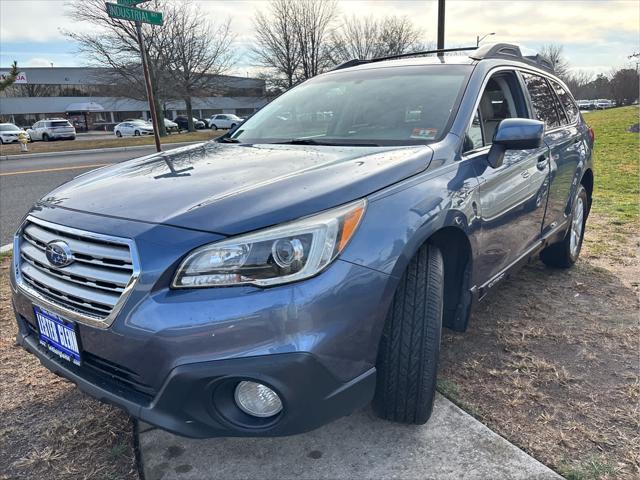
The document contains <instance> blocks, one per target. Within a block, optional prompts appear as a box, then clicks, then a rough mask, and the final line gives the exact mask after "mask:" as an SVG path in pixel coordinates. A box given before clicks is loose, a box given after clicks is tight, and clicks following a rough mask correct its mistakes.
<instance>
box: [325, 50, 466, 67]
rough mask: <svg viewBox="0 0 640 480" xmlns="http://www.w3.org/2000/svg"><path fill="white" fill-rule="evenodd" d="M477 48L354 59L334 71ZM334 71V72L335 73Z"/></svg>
mask: <svg viewBox="0 0 640 480" xmlns="http://www.w3.org/2000/svg"><path fill="white" fill-rule="evenodd" d="M476 48H477V47H459V48H439V49H436V50H425V51H421V52H410V53H400V54H398V55H389V56H387V57H377V58H372V59H369V60H361V59H357V58H355V59H353V60H349V61H348V62H344V63H343V64H340V65H338V66H337V67H335V68H334V69H333V70H341V69H343V68H349V67H355V66H356V65H364V64H366V63H373V62H382V61H385V60H396V59H398V58H409V57H422V56H426V55H432V54H434V53H447V52H468V51H469V50H476ZM333 70H332V71H333Z"/></svg>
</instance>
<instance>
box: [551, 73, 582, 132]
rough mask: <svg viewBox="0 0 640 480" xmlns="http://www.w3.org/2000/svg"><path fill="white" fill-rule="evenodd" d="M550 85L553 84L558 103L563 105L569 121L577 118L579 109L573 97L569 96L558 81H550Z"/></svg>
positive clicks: (571, 121)
mask: <svg viewBox="0 0 640 480" xmlns="http://www.w3.org/2000/svg"><path fill="white" fill-rule="evenodd" d="M551 85H553V89H554V90H555V92H556V95H558V98H559V99H560V103H562V106H563V107H564V111H565V112H566V114H567V117H568V119H569V123H573V122H575V121H576V120H577V119H578V114H579V110H578V106H577V105H576V104H575V102H574V100H573V98H571V95H570V94H569V92H568V91H567V90H566V89H565V88H564V87H563V86H562V85H560V84H559V83H558V82H554V81H551Z"/></svg>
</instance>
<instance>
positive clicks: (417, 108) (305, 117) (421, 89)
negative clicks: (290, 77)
mask: <svg viewBox="0 0 640 480" xmlns="http://www.w3.org/2000/svg"><path fill="white" fill-rule="evenodd" d="M470 70H471V67H470V66H468V65H444V66H442V65H424V66H417V67H413V66H411V67H388V68H379V69H367V70H354V71H343V72H335V73H331V74H328V75H322V76H319V77H315V78H313V79H311V80H308V81H306V82H304V83H303V84H301V85H299V86H298V87H295V88H293V89H291V90H289V91H288V92H286V93H285V94H283V95H281V96H280V97H278V98H277V99H276V100H274V101H273V102H271V103H270V104H268V105H267V106H266V107H264V108H263V109H262V110H260V111H259V112H258V113H256V114H255V115H254V116H253V117H251V118H250V119H249V120H247V121H246V122H245V123H243V125H242V127H241V128H240V129H238V130H237V131H236V133H235V134H234V135H233V138H237V139H238V140H240V141H243V142H248V143H277V142H283V141H284V142H286V141H289V140H291V139H310V138H312V139H313V140H314V141H316V142H318V143H332V142H333V143H339V144H341V143H346V144H367V145H371V144H373V145H412V144H421V143H427V142H433V141H437V140H439V139H440V138H442V136H443V135H444V134H445V133H446V128H447V126H448V122H449V118H450V117H451V114H452V112H453V111H454V109H455V107H456V103H457V99H458V97H459V96H460V92H461V89H462V87H463V86H464V85H465V84H466V78H467V76H468V74H469V72H470Z"/></svg>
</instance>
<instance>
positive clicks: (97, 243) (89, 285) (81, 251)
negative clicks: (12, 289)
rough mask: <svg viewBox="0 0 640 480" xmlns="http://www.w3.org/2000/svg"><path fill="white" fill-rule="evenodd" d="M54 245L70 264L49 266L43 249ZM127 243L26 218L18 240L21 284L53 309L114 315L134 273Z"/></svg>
mask: <svg viewBox="0 0 640 480" xmlns="http://www.w3.org/2000/svg"><path fill="white" fill-rule="evenodd" d="M54 241H64V242H65V243H66V244H67V245H68V246H69V248H70V250H71V251H72V252H73V257H74V259H75V260H74V261H73V263H71V264H70V265H68V266H65V267H57V266H55V265H53V264H52V263H51V262H49V260H48V259H47V255H46V249H47V245H48V244H49V243H51V242H54ZM127 242H128V241H127V240H124V239H122V240H118V239H114V238H112V237H105V236H102V235H97V234H93V233H90V232H83V231H80V230H75V229H70V228H68V227H62V226H58V225H55V224H51V223H48V222H43V221H40V220H37V219H34V218H29V219H28V220H27V222H26V223H25V224H24V225H23V228H22V231H21V237H20V257H19V268H18V270H19V273H20V277H21V280H22V281H23V282H24V284H25V286H27V287H28V288H30V289H32V290H34V291H35V292H37V293H38V294H39V295H40V296H42V297H44V298H46V299H47V300H48V301H50V302H52V303H54V304H55V305H57V306H60V307H63V308H64V309H66V310H70V311H72V312H75V313H77V314H80V315H82V316H85V317H89V318H91V319H94V320H104V319H105V318H107V317H108V316H109V315H110V314H111V313H112V312H113V311H114V308H115V307H116V305H117V304H118V302H119V300H120V298H121V296H122V295H123V293H124V292H125V290H126V289H127V286H128V285H129V283H130V282H131V279H132V277H133V275H134V263H133V258H132V252H131V247H130V245H129V243H127Z"/></svg>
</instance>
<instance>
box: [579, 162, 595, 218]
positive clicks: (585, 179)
mask: <svg viewBox="0 0 640 480" xmlns="http://www.w3.org/2000/svg"><path fill="white" fill-rule="evenodd" d="M580 185H582V186H583V187H584V189H585V190H586V191H587V198H588V201H589V202H588V204H587V215H588V214H589V212H590V211H591V204H592V202H593V170H591V169H590V168H587V169H586V170H585V171H584V173H583V174H582V178H581V179H580Z"/></svg>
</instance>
